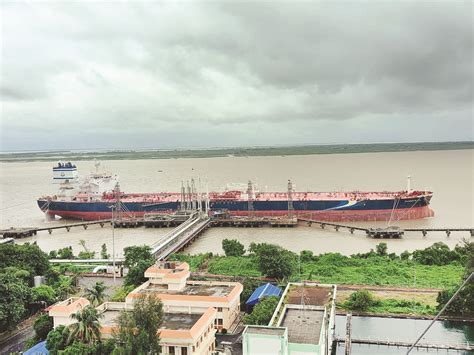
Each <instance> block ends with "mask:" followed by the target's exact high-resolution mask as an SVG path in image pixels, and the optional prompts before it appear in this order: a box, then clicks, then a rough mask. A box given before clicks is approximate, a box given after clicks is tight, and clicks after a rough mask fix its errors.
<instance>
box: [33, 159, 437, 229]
mask: <svg viewBox="0 0 474 355" xmlns="http://www.w3.org/2000/svg"><path fill="white" fill-rule="evenodd" d="M408 179H410V178H408ZM53 180H54V181H55V182H60V183H61V187H60V191H59V193H58V194H56V195H53V196H45V197H41V198H39V199H38V201H37V202H38V206H39V208H40V209H41V210H42V211H43V212H44V213H46V214H47V215H48V216H50V217H55V216H59V217H62V218H65V219H79V220H100V219H110V218H112V212H113V209H114V206H117V205H118V206H120V209H121V212H122V214H121V216H123V218H127V217H128V218H135V217H143V216H144V215H146V214H160V213H163V214H169V213H174V212H176V211H179V210H183V209H186V208H189V207H190V206H192V205H193V203H195V202H196V201H198V200H199V199H202V198H203V196H205V198H206V199H207V201H208V202H207V203H208V204H209V207H210V211H211V212H210V213H212V211H226V212H227V213H229V214H231V215H237V216H239V215H240V216H246V215H249V214H252V215H253V216H278V215H287V214H288V213H292V214H294V215H300V216H305V217H308V216H310V217H311V218H313V219H315V220H321V221H389V220H392V221H395V220H406V219H421V218H426V217H432V216H433V215H434V212H433V210H432V209H431V208H430V206H429V205H430V200H431V198H432V196H433V193H432V192H430V191H414V190H411V188H410V183H409V181H410V180H408V186H407V190H404V191H395V192H390V191H382V192H361V191H352V192H297V191H294V190H293V187H292V183H291V181H288V186H287V191H285V192H259V191H256V189H254V187H253V184H252V183H251V182H250V181H249V183H248V186H247V188H246V189H245V188H244V189H230V190H226V191H223V192H209V193H206V194H202V193H198V192H197V191H196V189H195V187H194V184H191V186H190V185H189V184H188V186H184V185H182V187H181V191H180V192H159V193H124V192H122V191H120V187H119V184H118V176H116V175H115V176H114V175H112V174H110V173H106V172H99V169H98V165H96V172H95V173H92V174H90V175H89V176H87V177H85V178H84V179H83V180H80V179H79V178H78V175H77V168H76V167H75V166H74V165H73V164H71V163H59V164H58V166H56V167H54V168H53ZM198 196H199V197H198Z"/></svg>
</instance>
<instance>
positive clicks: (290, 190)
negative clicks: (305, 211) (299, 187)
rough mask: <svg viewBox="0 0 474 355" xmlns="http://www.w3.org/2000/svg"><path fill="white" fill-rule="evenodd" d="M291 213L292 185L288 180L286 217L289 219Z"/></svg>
mask: <svg viewBox="0 0 474 355" xmlns="http://www.w3.org/2000/svg"><path fill="white" fill-rule="evenodd" d="M292 212H293V183H292V182H291V180H288V217H291V214H292Z"/></svg>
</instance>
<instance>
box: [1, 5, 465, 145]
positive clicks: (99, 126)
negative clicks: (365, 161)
mask: <svg viewBox="0 0 474 355" xmlns="http://www.w3.org/2000/svg"><path fill="white" fill-rule="evenodd" d="M1 6H2V20H3V25H2V55H1V59H2V66H1V71H2V79H1V80H2V82H1V95H2V118H1V120H2V121H1V128H2V137H3V148H4V149H7V148H8V147H10V146H11V148H10V149H13V146H15V147H17V146H21V144H22V141H21V139H18V137H15V134H16V132H22V131H23V132H24V131H25V130H34V129H39V128H41V129H43V128H44V127H48V128H50V129H53V130H54V131H56V132H61V134H62V137H61V140H58V139H57V138H56V142H57V144H58V147H60V146H61V147H62V146H68V145H67V144H66V143H65V142H67V141H69V142H70V145H69V146H70V147H85V146H87V145H88V144H89V145H92V146H98V144H97V140H98V139H99V140H101V142H100V144H99V145H104V146H117V144H119V145H127V142H128V143H130V144H132V145H137V144H138V145H140V144H141V145H144V146H162V145H166V146H173V145H174V146H186V145H211V146H213V145H225V144H276V143H278V144H284V143H288V144H292V143H327V142H336V141H337V142H341V141H342V142H343V141H348V142H358V141H367V139H369V140H371V141H379V140H390V141H405V140H446V139H472V136H473V123H472V99H473V70H472V69H473V68H472V62H473V54H472V53H473V43H472V33H473V28H472V26H473V25H472V24H473V21H472V20H473V19H472V13H473V12H472V3H471V2H408V1H403V2H392V1H390V2H389V1H386V2H385V1H378V2H329V1H328V2H312V3H309V2H233V1H228V2H201V3H196V2H183V3H178V2H153V3H152V2H129V3H126V2H101V3H79V2H74V3H72V2H71V3H43V2H33V1H32V2H23V3H18V2H3V3H2V5H1ZM450 122H456V125H452V124H451V123H450ZM368 125H370V129H368V128H367V127H368ZM348 127H351V130H350V131H349V130H348V129H347V128H348ZM441 127H444V128H447V129H444V130H443V129H440V128H441ZM71 129H74V131H75V132H74V134H73V133H72V132H71ZM254 130H258V131H259V132H262V133H263V132H264V133H265V134H255V133H254ZM407 131H409V132H411V133H410V134H407V133H406V132H407ZM357 132H359V133H360V134H359V135H358V134H357ZM367 132H369V133H367ZM430 132H432V134H433V135H432V136H430ZM367 134H368V137H367ZM390 134H393V136H390ZM81 135H82V136H83V137H84V138H83V139H78V136H81ZM136 136H141V137H143V139H136ZM358 136H360V137H361V138H358ZM56 137H57V135H56ZM101 137H102V138H101ZM171 137H172V139H171ZM362 137H363V138H362ZM48 139H49V140H50V139H52V136H50V135H49V134H48V133H47V132H44V135H43V136H42V138H41V140H38V141H37V142H36V141H35V142H32V144H36V145H38V148H41V147H42V146H41V145H42V144H43V143H44V142H45V141H48ZM48 144H49V145H51V142H50V141H48ZM40 146H41V147H40ZM53 146H54V141H53V144H52V146H51V147H53ZM15 149H18V148H15Z"/></svg>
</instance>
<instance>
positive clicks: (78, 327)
mask: <svg viewBox="0 0 474 355" xmlns="http://www.w3.org/2000/svg"><path fill="white" fill-rule="evenodd" d="M101 317H102V315H101V314H99V312H97V310H96V309H95V308H94V307H92V306H86V307H84V308H83V309H82V310H81V311H78V312H77V313H74V314H72V315H71V318H72V319H74V320H76V322H75V323H72V324H71V325H69V327H68V328H67V329H68V333H69V334H68V337H67V343H68V344H71V343H72V342H74V340H76V339H78V340H80V341H82V342H83V343H85V344H91V343H93V342H94V341H96V340H97V341H100V323H99V318H101Z"/></svg>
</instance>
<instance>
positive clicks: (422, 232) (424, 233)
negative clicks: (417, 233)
mask: <svg viewBox="0 0 474 355" xmlns="http://www.w3.org/2000/svg"><path fill="white" fill-rule="evenodd" d="M421 234H423V237H426V235H427V234H428V232H427V231H425V230H424V229H423V230H422V231H421Z"/></svg>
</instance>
